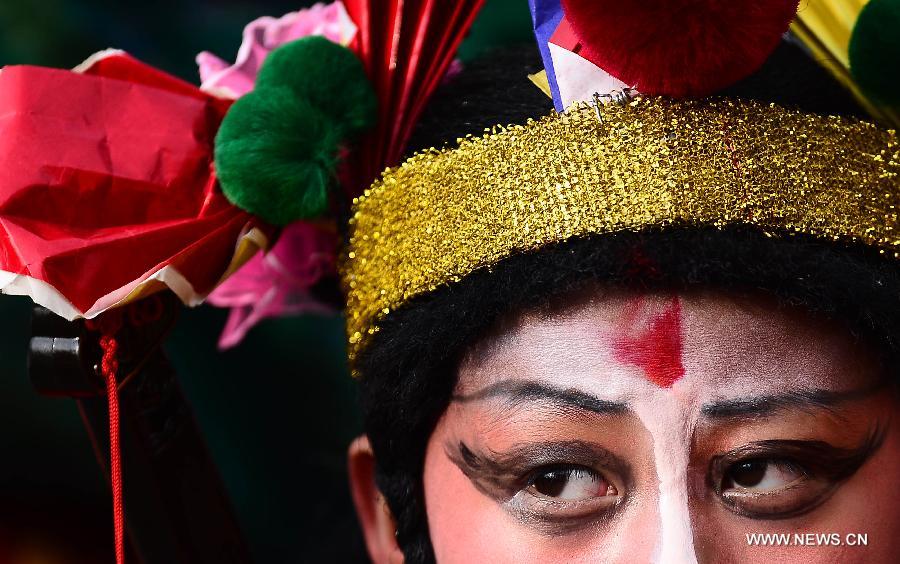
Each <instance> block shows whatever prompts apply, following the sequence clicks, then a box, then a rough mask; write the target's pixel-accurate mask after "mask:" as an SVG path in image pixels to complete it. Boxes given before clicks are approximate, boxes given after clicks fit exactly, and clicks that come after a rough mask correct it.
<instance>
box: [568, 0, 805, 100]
mask: <svg viewBox="0 0 900 564" xmlns="http://www.w3.org/2000/svg"><path fill="white" fill-rule="evenodd" d="M562 3H563V8H564V11H565V14H566V18H567V19H568V20H569V22H570V23H571V25H572V29H573V30H574V31H575V34H576V35H577V36H578V39H579V40H580V41H581V43H582V47H583V49H584V55H585V56H586V58H588V59H589V60H591V61H593V62H595V63H597V64H598V65H599V66H600V67H601V68H602V69H603V70H605V71H606V72H608V73H610V74H611V75H613V76H614V77H616V78H618V79H619V80H621V81H622V82H624V83H626V84H629V85H633V86H635V87H636V88H637V89H638V91H639V92H642V93H644V94H659V95H667V96H673V97H676V98H682V97H699V96H705V95H707V94H711V93H713V92H715V91H717V90H720V89H722V88H724V87H726V86H729V85H731V84H734V83H735V82H737V81H738V80H740V79H742V78H744V77H746V76H748V75H749V74H751V73H752V72H754V71H755V70H757V69H758V68H759V67H760V66H762V64H763V62H765V60H766V59H767V58H768V56H769V55H770V54H771V53H772V51H774V50H775V47H776V46H777V45H778V43H779V41H780V39H781V36H782V34H784V32H785V31H787V29H788V27H789V26H790V23H791V20H793V19H794V16H795V15H796V13H797V5H798V4H799V0H640V1H630V0H626V1H622V0H562Z"/></svg>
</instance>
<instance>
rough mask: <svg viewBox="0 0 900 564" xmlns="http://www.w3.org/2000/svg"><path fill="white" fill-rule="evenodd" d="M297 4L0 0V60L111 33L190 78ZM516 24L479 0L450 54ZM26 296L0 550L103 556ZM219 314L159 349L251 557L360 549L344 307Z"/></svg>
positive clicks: (11, 303) (5, 450)
mask: <svg viewBox="0 0 900 564" xmlns="http://www.w3.org/2000/svg"><path fill="white" fill-rule="evenodd" d="M308 4H310V2H302V1H301V2H286V1H275V0H257V1H254V2H250V1H223V0H216V1H212V0H207V1H198V0H190V1H184V0H181V1H175V0H159V1H156V2H143V3H138V2H128V3H126V2H121V1H117V2H114V1H102V0H81V1H75V0H0V65H6V64H22V63H24V64H36V65H46V66H52V67H62V68H69V67H73V66H75V65H77V64H78V63H80V62H81V61H82V60H84V59H85V58H86V57H87V56H88V55H90V54H91V53H93V52H95V51H99V50H101V49H104V48H107V47H116V48H121V49H125V50H126V51H128V52H130V53H131V54H133V55H135V56H136V57H138V58H139V59H142V60H144V61H146V62H149V63H151V64H153V65H156V66H158V67H160V68H162V69H165V70H167V71H168V72H171V73H173V74H176V75H178V76H181V77H182V78H185V79H187V80H190V81H192V82H195V83H196V82H197V74H196V66H195V64H194V60H193V59H194V55H195V54H196V53H198V52H199V51H202V50H209V51H212V52H214V53H216V54H218V55H219V56H221V57H223V58H225V59H226V60H233V57H234V54H235V53H236V52H237V48H238V46H239V44H240V36H241V30H242V28H243V26H244V25H245V24H246V23H247V22H249V21H251V20H252V19H254V18H256V17H259V16H262V15H274V16H279V15H281V14H284V13H286V12H289V11H292V10H296V9H298V8H299V7H301V6H303V5H308ZM530 33H531V31H530V20H529V15H528V9H527V3H526V1H525V0H489V1H488V3H487V6H486V8H485V9H484V11H483V12H482V15H481V16H480V17H479V20H478V21H477V22H476V25H475V28H474V29H473V31H472V34H471V35H470V37H469V38H468V39H467V41H466V43H465V45H464V46H463V50H462V52H461V56H462V58H463V59H468V58H471V57H474V56H478V55H480V54H482V53H484V52H485V51H487V50H488V49H489V47H490V46H491V45H493V44H500V43H509V42H519V41H529V40H530V38H531V35H530ZM30 310H31V304H30V302H29V301H28V300H27V299H24V298H16V297H9V296H2V297H0V319H2V323H0V332H2V335H0V386H2V387H0V453H2V454H0V561H3V562H10V563H15V562H22V563H24V562H44V563H47V564H50V563H57V562H103V561H110V560H111V540H112V525H111V517H110V511H109V494H108V492H107V488H106V484H105V482H104V480H103V478H102V476H101V473H100V470H99V468H98V466H97V464H96V462H95V461H94V458H93V454H92V450H91V445H90V443H89V441H88V439H87V436H86V434H85V432H84V430H83V428H82V425H81V421H80V419H79V416H78V412H77V410H76V408H75V404H74V402H73V401H71V400H65V399H51V398H44V397H40V396H38V395H37V394H35V393H34V391H33V390H32V388H31V386H30V384H29V382H28V380H27V377H26V372H25V357H26V347H27V343H28V338H29V317H30ZM225 317H226V312H225V311H222V310H217V309H214V308H211V307H205V306H204V307H200V308H197V309H194V310H187V311H184V313H183V315H182V316H181V319H180V321H179V323H178V325H177V327H176V330H175V331H174V333H173V334H172V336H171V338H170V339H169V341H168V343H167V344H166V348H167V350H168V352H169V353H170V356H171V358H172V360H173V362H174V364H175V366H176V368H177V369H178V373H179V378H180V381H181V383H182V386H183V388H184V390H185V393H186V394H187V396H188V398H189V400H190V402H191V404H192V405H193V407H194V411H195V415H196V417H197V419H198V421H199V423H200V425H201V428H202V430H203V433H204V435H205V437H206V440H207V442H208V444H209V447H210V450H211V451H212V453H213V456H214V458H215V460H216V462H217V464H218V467H219V469H220V472H221V474H222V477H223V479H224V481H225V483H226V486H227V488H228V491H229V494H230V496H231V499H232V502H233V504H234V506H235V508H236V510H237V513H238V516H239V519H240V523H241V526H242V528H243V529H244V532H245V534H246V536H247V538H248V541H249V543H250V545H251V550H252V551H253V553H254V556H255V557H256V560H257V561H258V562H279V563H280V562H320V561H321V562H324V561H332V562H334V561H339V562H340V561H352V560H354V559H358V558H360V557H361V555H362V554H363V549H362V545H361V540H360V539H359V537H358V533H357V531H356V523H355V518H354V516H353V514H352V509H351V507H350V502H349V494H348V493H347V490H346V486H345V481H346V474H345V469H344V465H345V461H344V453H345V449H346V446H347V445H348V444H349V442H350V440H351V439H352V437H354V436H355V435H356V434H357V433H358V432H359V429H360V427H359V417H358V415H357V412H356V407H355V399H354V388H353V382H352V380H351V379H350V378H349V375H348V373H347V369H346V366H345V361H344V335H343V326H342V320H341V319H340V318H339V317H338V316H334V317H331V318H323V317H298V318H292V319H281V320H276V321H267V322H265V323H263V324H262V325H261V326H259V327H257V328H256V329H254V330H253V331H252V332H251V333H250V335H249V336H248V338H247V339H246V340H245V342H244V343H242V344H241V345H240V346H239V347H237V348H235V349H233V350H230V351H226V352H220V351H218V350H217V349H216V339H217V337H218V334H219V332H220V330H221V328H222V326H223V324H224V321H225ZM125 472H126V473H125V484H126V486H125V487H126V488H127V487H128V486H127V484H128V482H127V480H128V477H127V468H126V469H125Z"/></svg>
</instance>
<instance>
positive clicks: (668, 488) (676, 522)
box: [654, 470, 697, 564]
mask: <svg viewBox="0 0 900 564" xmlns="http://www.w3.org/2000/svg"><path fill="white" fill-rule="evenodd" d="M658 503H659V533H658V543H659V544H658V545H657V546H658V549H657V552H656V554H655V558H654V562H658V563H660V564H696V562H697V557H696V554H695V553H694V535H693V530H692V527H691V515H690V510H689V508H688V495H687V476H686V475H685V471H684V470H681V471H676V472H672V473H671V474H669V475H661V476H660V481H659V502H658Z"/></svg>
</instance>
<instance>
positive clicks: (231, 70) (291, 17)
mask: <svg viewBox="0 0 900 564" xmlns="http://www.w3.org/2000/svg"><path fill="white" fill-rule="evenodd" d="M309 35H322V36H324V37H326V38H328V39H330V40H331V41H334V42H335V43H340V44H341V45H347V44H348V43H349V42H350V41H351V40H352V39H353V37H354V36H355V35H356V25H354V24H353V21H352V20H351V19H350V16H349V15H348V14H347V10H346V9H345V8H344V5H343V4H341V3H340V2H333V3H331V4H315V5H314V6H312V7H310V8H306V9H303V10H300V11H297V12H291V13H289V14H285V15H284V16H281V17H280V18H273V17H269V16H264V17H261V18H259V19H256V20H253V21H252V22H250V23H249V24H247V27H245V28H244V38H243V42H242V43H241V48H240V49H239V50H238V54H237V59H236V60H235V62H234V64H233V65H229V64H228V63H226V62H225V61H223V60H222V59H220V58H219V57H217V56H215V55H213V54H212V53H210V52H208V51H204V52H202V53H200V54H199V55H197V59H196V60H197V65H198V66H199V67H200V80H201V81H202V84H201V85H200V88H201V89H203V90H206V91H207V92H213V93H215V94H218V95H220V96H226V97H229V98H239V97H240V96H242V95H244V94H246V93H247V92H249V91H251V90H253V83H254V82H255V81H256V74H257V73H258V72H259V67H260V65H262V62H263V60H264V59H265V58H266V55H268V54H269V53H270V52H271V51H272V50H274V49H275V48H276V47H279V46H281V45H284V44H285V43H288V42H291V41H293V40H295V39H300V38H301V37H307V36H309Z"/></svg>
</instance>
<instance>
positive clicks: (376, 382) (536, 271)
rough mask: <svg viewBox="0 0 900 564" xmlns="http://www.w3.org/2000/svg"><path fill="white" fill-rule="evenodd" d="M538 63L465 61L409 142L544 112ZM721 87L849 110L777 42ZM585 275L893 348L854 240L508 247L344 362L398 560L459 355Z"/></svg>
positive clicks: (879, 278)
mask: <svg viewBox="0 0 900 564" xmlns="http://www.w3.org/2000/svg"><path fill="white" fill-rule="evenodd" d="M540 68H541V63H540V59H539V57H538V56H537V51H536V47H533V46H530V47H520V48H514V49H506V50H503V51H498V52H495V53H492V54H489V55H488V56H487V57H486V58H485V59H483V60H482V61H479V62H474V63H472V64H471V65H469V66H468V68H466V69H465V70H464V71H463V72H462V74H461V75H460V76H459V77H457V78H456V79H455V80H454V81H452V82H450V83H448V84H446V85H445V86H443V87H442V89H441V90H439V91H438V93H437V94H436V96H435V97H434V99H433V100H432V102H431V103H430V104H429V107H428V108H427V110H426V114H425V115H424V116H423V118H422V119H421V121H420V123H419V127H418V129H417V130H416V131H415V132H414V135H413V137H412V139H411V141H410V143H409V148H410V152H413V151H416V150H419V149H423V148H428V147H440V146H443V145H445V144H448V143H449V144H453V142H454V141H455V140H456V139H457V138H459V137H463V136H465V135H467V134H479V133H481V132H482V131H483V130H484V129H485V128H489V127H491V126H493V125H496V124H514V123H524V122H525V121H526V120H527V119H528V118H533V117H539V116H541V115H545V114H547V113H548V112H549V111H551V109H552V104H551V102H550V100H549V99H548V98H547V97H546V96H545V95H544V94H543V93H542V92H540V90H538V89H537V87H535V86H534V85H532V84H531V83H530V82H529V81H528V79H527V75H528V74H529V73H533V72H535V71H537V70H540ZM723 94H725V95H730V96H739V97H743V98H751V99H757V100H763V101H770V102H776V103H780V104H782V105H785V106H789V107H791V106H795V107H799V108H801V109H804V110H807V111H813V112H816V113H822V114H843V115H851V116H861V115H862V112H861V110H860V108H859V107H858V106H857V105H856V103H855V102H854V100H853V99H852V97H851V96H850V95H849V94H847V93H846V92H845V91H844V90H843V88H841V87H840V85H838V84H837V83H836V82H835V81H834V80H833V79H831V77H830V76H829V75H828V74H827V72H826V71H824V70H823V69H821V68H820V67H819V66H818V65H816V64H815V63H814V62H813V61H811V60H810V59H809V57H808V56H807V55H806V53H804V52H803V51H802V50H801V49H800V48H799V47H798V46H797V45H794V44H791V43H787V42H785V43H784V44H783V45H782V46H781V47H779V49H778V50H777V51H776V53H775V54H774V55H773V56H772V57H771V58H770V60H769V62H768V63H767V64H766V65H765V66H764V67H763V68H762V69H761V70H760V71H758V72H757V73H756V74H754V75H753V76H751V77H750V78H748V79H746V80H744V81H743V82H742V83H740V84H738V85H735V86H734V87H732V88H730V89H729V90H728V91H727V92H724V93H723ZM636 256H639V257H641V260H639V261H636V260H635V257H636ZM641 265H652V268H645V267H642V266H641ZM598 282H599V283H602V284H605V285H608V286H613V287H621V288H623V289H633V290H646V291H690V290H692V289H720V290H725V291H728V292H731V293H737V294H753V295H758V294H765V295H768V296H771V297H774V298H775V299H776V300H778V301H779V303H781V304H785V305H787V306H792V307H801V308H803V309H805V310H806V311H808V312H810V313H811V314H813V315H821V316H823V317H827V318H831V319H837V320H840V321H841V322H843V323H845V324H846V325H847V327H848V328H849V329H850V330H851V331H852V332H853V333H854V334H856V335H858V336H859V337H860V338H862V339H866V340H868V341H869V342H871V343H873V344H874V345H875V346H876V347H877V348H878V350H880V351H883V352H884V354H885V355H888V356H889V357H891V358H894V357H896V356H897V352H898V351H900V346H898V345H900V342H898V336H900V270H898V268H897V266H896V265H895V263H894V261H889V260H886V258H885V257H884V256H883V255H881V254H879V253H878V252H877V251H874V250H872V249H871V248H868V247H864V246H862V245H846V244H837V243H834V242H825V241H820V240H816V239H813V238H811V237H807V236H802V235H793V236H789V237H769V236H767V235H766V234H764V233H761V232H760V231H758V230H755V229H753V228H751V227H734V228H728V229H719V228H709V229H697V228H688V227H679V226H673V227H669V228H666V229H652V230H644V231H640V232H631V231H626V232H621V233H617V234H614V235H611V234H605V235H594V236H589V237H583V238H578V239H573V240H568V241H565V242H561V243H557V244H554V245H550V246H547V247H544V248H542V249H540V250H537V251H534V252H529V253H522V254H517V255H514V256H510V257H508V258H506V259H504V260H501V261H500V262H499V263H498V264H496V265H495V266H494V267H493V268H491V269H490V270H480V271H477V272H475V273H473V274H470V275H469V276H467V277H466V278H464V279H463V280H461V281H460V282H458V283H456V284H453V285H449V286H446V287H443V288H440V289H439V290H437V291H435V292H432V293H430V294H428V295H425V296H421V297H418V298H416V299H414V300H412V301H411V302H410V303H408V304H407V305H405V306H403V307H400V308H398V309H397V310H395V311H392V312H391V314H390V315H389V316H388V317H387V318H386V319H385V320H384V321H383V322H382V323H381V324H380V327H381V330H380V331H379V332H378V333H376V334H375V335H374V337H373V339H372V341H371V342H370V344H369V346H368V347H367V348H366V350H365V351H364V352H363V353H362V354H361V355H359V356H358V357H357V359H356V369H357V370H358V372H359V374H360V376H361V377H360V382H359V383H360V398H361V403H362V408H363V414H364V424H365V429H366V432H367V434H368V437H369V439H370V441H371V444H372V447H373V450H374V453H375V458H376V481H377V485H378V487H379V489H380V490H381V492H382V494H383V495H384V497H385V499H386V500H387V503H388V505H389V507H390V509H391V511H392V513H393V516H394V519H395V523H396V526H397V538H398V542H399V543H400V546H401V548H402V549H403V552H404V555H405V557H406V562H407V563H408V564H418V563H426V562H432V561H434V553H433V550H432V546H431V541H430V537H429V533H428V524H427V519H426V514H425V504H424V492H423V483H422V472H423V463H424V456H425V448H426V445H427V442H428V439H429V437H430V435H431V433H432V431H433V429H434V426H435V425H436V423H437V421H438V419H439V418H440V416H441V414H442V413H443V412H444V410H445V409H446V407H447V405H448V404H449V401H450V397H451V394H452V392H453V388H454V386H455V385H456V370H457V363H458V359H459V356H460V354H461V352H462V351H464V350H465V349H466V347H468V346H469V345H471V344H472V343H474V342H475V341H476V340H477V339H478V338H479V336H481V335H483V334H484V333H485V332H486V331H488V330H489V329H490V328H491V326H492V325H493V324H494V323H495V322H496V321H497V319H498V318H499V317H500V316H503V315H506V314H508V313H511V312H516V311H521V310H525V309H532V308H534V307H539V306H540V305H541V304H546V303H548V302H549V301H550V300H555V299H558V298H560V297H564V296H566V295H569V294H571V293H573V292H578V291H580V290H581V289H583V288H585V287H586V286H587V285H588V284H597V283H598Z"/></svg>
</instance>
